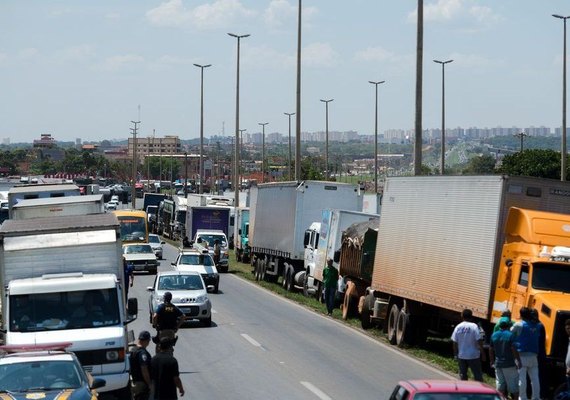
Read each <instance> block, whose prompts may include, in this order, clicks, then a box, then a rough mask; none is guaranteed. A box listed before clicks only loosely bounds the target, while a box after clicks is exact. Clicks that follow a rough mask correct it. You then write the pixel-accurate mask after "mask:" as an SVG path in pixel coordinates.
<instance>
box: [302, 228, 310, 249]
mask: <svg viewBox="0 0 570 400" xmlns="http://www.w3.org/2000/svg"><path fill="white" fill-rule="evenodd" d="M310 239H311V232H310V231H305V237H304V239H303V246H305V247H307V245H308V244H309V241H310Z"/></svg>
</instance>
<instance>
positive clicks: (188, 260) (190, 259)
mask: <svg viewBox="0 0 570 400" xmlns="http://www.w3.org/2000/svg"><path fill="white" fill-rule="evenodd" d="M178 264H184V265H205V266H207V267H211V266H212V265H214V260H212V257H211V256H210V255H208V254H183V255H181V256H180V260H179V261H178Z"/></svg>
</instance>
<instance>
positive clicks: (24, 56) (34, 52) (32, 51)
mask: <svg viewBox="0 0 570 400" xmlns="http://www.w3.org/2000/svg"><path fill="white" fill-rule="evenodd" d="M39 54H40V52H39V50H38V49H36V48H34V47H28V48H25V49H22V50H20V51H19V52H18V58H19V59H20V60H22V61H29V60H32V59H35V58H36V57H38V56H39Z"/></svg>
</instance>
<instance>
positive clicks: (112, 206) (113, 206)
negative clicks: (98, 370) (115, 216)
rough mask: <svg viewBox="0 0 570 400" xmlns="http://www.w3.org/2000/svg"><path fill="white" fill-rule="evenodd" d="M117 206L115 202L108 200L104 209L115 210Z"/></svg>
mask: <svg viewBox="0 0 570 400" xmlns="http://www.w3.org/2000/svg"><path fill="white" fill-rule="evenodd" d="M117 206H118V204H117V203H115V202H113V201H110V202H108V203H107V204H105V209H106V210H107V211H115V210H116V209H117Z"/></svg>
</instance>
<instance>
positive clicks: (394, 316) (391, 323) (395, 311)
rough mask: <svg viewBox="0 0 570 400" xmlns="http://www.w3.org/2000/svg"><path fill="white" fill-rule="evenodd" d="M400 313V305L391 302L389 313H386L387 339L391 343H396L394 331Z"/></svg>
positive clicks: (395, 330)
mask: <svg viewBox="0 0 570 400" xmlns="http://www.w3.org/2000/svg"><path fill="white" fill-rule="evenodd" d="M399 314H400V307H398V305H397V304H395V303H394V304H392V307H391V308H390V314H388V325H387V329H388V332H387V333H388V341H389V342H390V343H391V344H396V332H397V326H398V315H399Z"/></svg>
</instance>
